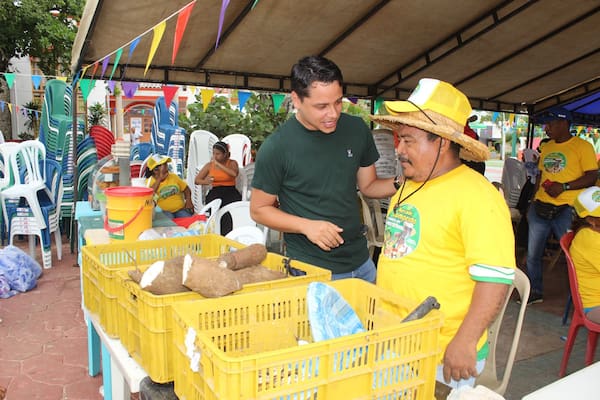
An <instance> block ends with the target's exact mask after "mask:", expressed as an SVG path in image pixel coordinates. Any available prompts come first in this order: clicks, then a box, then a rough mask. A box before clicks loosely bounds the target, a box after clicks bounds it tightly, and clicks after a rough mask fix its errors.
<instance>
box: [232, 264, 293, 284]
mask: <svg viewBox="0 0 600 400" xmlns="http://www.w3.org/2000/svg"><path fill="white" fill-rule="evenodd" d="M235 275H236V276H237V278H238V279H239V280H240V282H241V283H242V285H247V284H249V283H258V282H268V281H275V280H277V279H283V278H287V276H286V274H285V273H283V272H281V271H274V270H272V269H269V268H267V267H264V266H262V265H253V266H251V267H246V268H243V269H239V270H237V271H235Z"/></svg>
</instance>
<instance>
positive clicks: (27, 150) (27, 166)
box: [0, 140, 52, 229]
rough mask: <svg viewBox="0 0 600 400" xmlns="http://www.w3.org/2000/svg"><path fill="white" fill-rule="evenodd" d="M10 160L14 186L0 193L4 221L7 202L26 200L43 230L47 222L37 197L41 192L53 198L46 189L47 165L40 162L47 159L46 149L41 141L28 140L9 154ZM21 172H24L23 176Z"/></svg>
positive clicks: (6, 219) (10, 171) (9, 172)
mask: <svg viewBox="0 0 600 400" xmlns="http://www.w3.org/2000/svg"><path fill="white" fill-rule="evenodd" d="M8 159H9V162H8V165H9V169H10V170H9V171H8V174H10V175H11V177H10V178H9V179H11V180H12V182H14V184H13V185H11V186H9V187H6V188H4V189H3V190H2V192H0V197H1V200H2V207H3V214H4V220H5V221H8V218H7V215H6V209H5V202H6V201H11V200H12V201H18V200H19V199H21V198H25V199H26V200H27V203H28V204H29V206H30V207H31V212H32V213H33V215H34V216H35V217H36V219H37V220H38V221H39V225H40V227H41V228H42V229H44V228H46V222H45V221H44V216H43V215H42V210H41V209H40V205H39V203H38V197H37V196H38V192H39V191H45V192H46V194H47V195H48V197H49V198H52V193H50V189H49V188H48V187H46V164H45V163H40V161H42V160H45V159H46V148H45V147H44V145H43V144H42V142H40V141H37V140H27V141H25V142H21V143H19V145H18V146H17V148H15V149H14V150H13V151H12V152H11V153H10V154H9V158H8ZM40 164H41V165H40ZM20 171H23V174H21V172H20Z"/></svg>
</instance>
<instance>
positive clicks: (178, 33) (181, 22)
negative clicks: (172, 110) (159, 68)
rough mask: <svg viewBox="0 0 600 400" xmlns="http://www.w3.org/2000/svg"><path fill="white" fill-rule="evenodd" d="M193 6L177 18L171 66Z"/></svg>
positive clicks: (186, 7) (185, 8) (185, 9)
mask: <svg viewBox="0 0 600 400" xmlns="http://www.w3.org/2000/svg"><path fill="white" fill-rule="evenodd" d="M195 4H196V3H190V4H188V5H187V6H185V7H184V8H183V10H181V12H180V13H179V15H178V16H177V26H176V27H175V37H174V38H173V54H172V55H171V65H173V64H175V57H177V52H178V51H179V45H180V44H181V38H182V37H183V32H185V28H186V27H187V23H188V21H189V19H190V14H191V13H192V9H193V8H194V5H195ZM167 104H169V103H167Z"/></svg>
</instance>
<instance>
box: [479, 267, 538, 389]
mask: <svg viewBox="0 0 600 400" xmlns="http://www.w3.org/2000/svg"><path fill="white" fill-rule="evenodd" d="M515 289H516V290H517V292H518V293H519V296H520V298H521V299H528V298H529V289H530V284H529V278H527V275H525V273H524V272H523V271H521V270H520V269H518V268H517V269H515V279H514V281H513V284H512V285H511V287H510V288H509V289H508V292H507V294H506V297H505V299H504V304H503V305H502V308H501V309H500V312H499V313H498V316H497V317H496V320H495V321H494V322H492V325H490V327H489V329H488V346H489V354H488V358H487V360H486V362H485V367H484V368H483V371H481V374H479V376H478V377H477V379H476V381H475V385H483V386H485V387H487V388H488V389H490V390H493V391H494V392H496V393H498V394H500V395H504V392H505V391H506V388H507V386H508V381H509V379H510V374H511V372H512V368H513V364H514V362H515V357H516V355H517V348H518V347H519V339H520V337H521V329H522V327H523V319H524V318H525V310H526V308H527V301H522V302H521V305H520V307H519V315H518V316H517V321H516V325H515V328H514V331H513V336H512V342H511V344H510V349H509V351H508V358H507V360H506V366H505V367H504V369H503V370H504V372H503V374H502V377H500V378H499V377H498V370H500V368H499V367H498V365H497V362H496V345H497V343H498V336H499V335H500V328H501V327H502V320H503V317H504V312H505V311H506V305H507V304H508V302H509V300H510V297H511V295H512V292H513V290H515Z"/></svg>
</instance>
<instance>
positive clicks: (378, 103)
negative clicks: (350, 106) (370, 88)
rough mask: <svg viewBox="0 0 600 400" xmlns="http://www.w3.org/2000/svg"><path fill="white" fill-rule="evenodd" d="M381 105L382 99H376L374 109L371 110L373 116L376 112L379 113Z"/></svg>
mask: <svg viewBox="0 0 600 400" xmlns="http://www.w3.org/2000/svg"><path fill="white" fill-rule="evenodd" d="M382 104H383V99H382V98H380V97H379V98H376V99H375V107H374V108H373V114H377V111H379V107H381V105H382Z"/></svg>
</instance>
